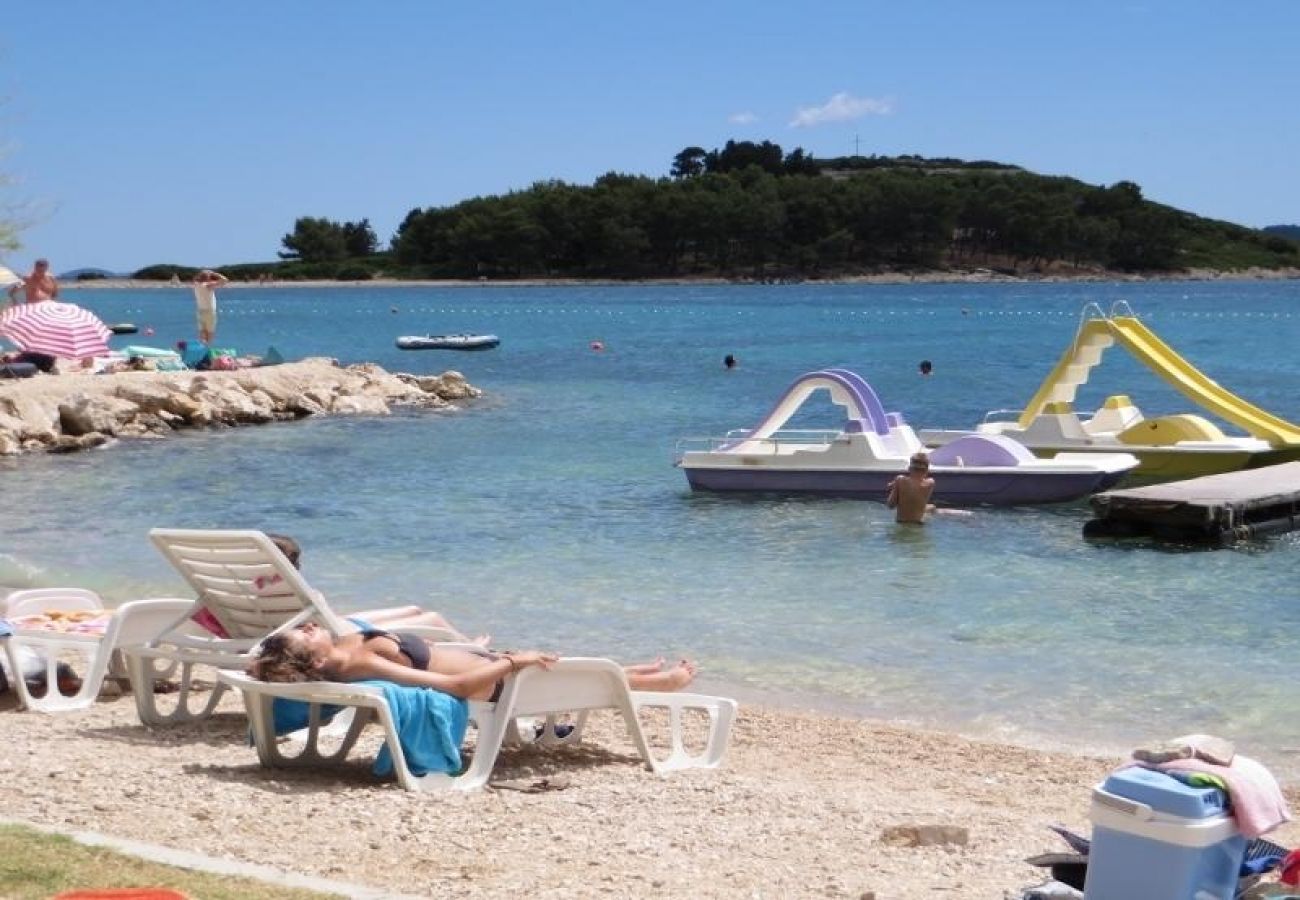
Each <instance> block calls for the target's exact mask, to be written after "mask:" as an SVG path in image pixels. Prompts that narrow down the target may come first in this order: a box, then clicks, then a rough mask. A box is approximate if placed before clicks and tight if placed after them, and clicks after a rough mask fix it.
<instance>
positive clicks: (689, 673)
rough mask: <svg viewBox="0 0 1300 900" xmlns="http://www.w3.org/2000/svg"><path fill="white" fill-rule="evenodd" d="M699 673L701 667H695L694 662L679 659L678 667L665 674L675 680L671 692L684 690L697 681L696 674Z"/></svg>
mask: <svg viewBox="0 0 1300 900" xmlns="http://www.w3.org/2000/svg"><path fill="white" fill-rule="evenodd" d="M697 671H699V666H697V665H695V663H694V662H693V661H692V660H689V659H679V660H678V661H677V665H675V666H673V667H672V668H671V669H669V670H668V671H667V672H664V674H665V675H668V676H670V677H671V678H672V679H673V683H674V686H673V687H672V688H671V690H674V691H680V690H681V689H682V688H684V687H686V685H688V684H690V683H691V682H692V681H694V680H695V673H696V672H697Z"/></svg>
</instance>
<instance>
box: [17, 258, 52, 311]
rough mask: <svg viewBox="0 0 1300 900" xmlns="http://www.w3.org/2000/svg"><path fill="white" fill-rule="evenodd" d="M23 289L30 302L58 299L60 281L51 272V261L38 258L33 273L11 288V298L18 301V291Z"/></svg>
mask: <svg viewBox="0 0 1300 900" xmlns="http://www.w3.org/2000/svg"><path fill="white" fill-rule="evenodd" d="M20 290H21V291H22V292H23V294H24V296H25V299H26V300H27V302H28V303H40V302H41V301H42V300H57V299H58V297H59V283H58V282H57V281H55V280H54V276H53V275H51V274H50V261H49V260H48V259H38V260H36V263H35V265H33V266H32V271H31V274H29V275H28V276H27V278H26V279H24V280H23V281H20V282H18V283H17V284H15V285H14V286H13V287H11V288H9V299H10V300H11V301H14V302H17V299H18V291H20Z"/></svg>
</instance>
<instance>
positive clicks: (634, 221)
mask: <svg viewBox="0 0 1300 900" xmlns="http://www.w3.org/2000/svg"><path fill="white" fill-rule="evenodd" d="M283 244H284V248H285V250H286V251H288V252H287V253H282V254H281V256H288V257H290V259H289V260H288V261H286V262H283V263H280V264H260V265H256V266H247V267H242V268H243V271H236V273H235V275H236V276H239V275H241V274H243V275H246V276H247V277H253V276H256V275H260V274H262V273H263V272H266V271H268V267H269V274H273V275H274V276H275V277H277V278H292V277H316V278H319V277H342V278H349V279H352V278H359V277H368V276H369V275H370V274H372V273H374V274H385V275H390V276H394V277H432V278H438V277H442V278H475V277H490V278H546V277H565V278H582V277H600V278H629V279H632V278H657V277H684V276H723V277H753V278H768V277H801V278H802V277H809V278H817V277H837V276H847V275H855V274H866V273H876V272H884V271H920V270H945V269H968V268H974V267H987V268H993V269H997V270H999V271H1003V272H1008V273H1016V274H1033V273H1045V272H1053V273H1064V274H1069V273H1079V274H1083V273H1096V272H1099V271H1122V272H1140V273H1176V272H1178V271H1181V270H1187V269H1192V268H1205V269H1216V270H1224V271H1231V270H1238V269H1245V268H1249V267H1260V268H1266V269H1272V268H1289V267H1295V266H1300V245H1297V244H1296V243H1295V242H1293V241H1291V240H1288V239H1287V238H1286V237H1283V236H1281V235H1278V234H1270V233H1266V232H1264V231H1259V230H1254V229H1250V228H1244V227H1242V226H1239V225H1234V224H1231V223H1229V222H1221V221H1215V220H1211V219H1204V218H1201V217H1199V216H1196V215H1194V214H1192V213H1189V212H1185V211H1182V210H1178V209H1174V208H1172V207H1168V206H1163V205H1161V204H1158V203H1153V202H1150V201H1148V200H1146V199H1144V198H1143V196H1142V191H1141V188H1140V187H1139V186H1138V185H1136V184H1134V183H1132V182H1129V181H1121V182H1118V183H1116V184H1113V185H1109V186H1098V185H1090V184H1085V183H1084V182H1082V181H1078V180H1076V179H1073V178H1065V177H1055V176H1044V175H1037V174H1034V173H1032V172H1028V171H1026V170H1024V169H1022V168H1019V167H1017V166H1013V165H1007V164H1004V163H997V162H990V161H975V162H968V161H963V160H959V159H925V158H921V157H917V156H899V157H880V156H869V157H861V156H855V157H842V158H838V159H816V158H814V157H812V156H809V155H808V154H806V153H805V152H804V151H803V150H802V149H800V148H796V149H795V150H793V151H791V152H789V153H785V152H784V151H783V150H782V148H781V147H780V146H778V145H776V144H773V143H771V142H768V141H764V142H762V143H760V144H755V143H752V142H735V141H729V142H728V143H727V144H726V146H725V147H723V148H721V149H716V150H712V151H708V150H705V149H704V148H702V147H687V148H685V149H684V150H682V151H681V152H680V153H678V154H677V155H676V156H675V157H674V158H673V160H672V163H671V166H670V169H669V174H668V175H667V176H665V177H660V178H651V177H646V176H641V175H625V174H619V173H614V172H611V173H609V174H606V175H603V176H601V177H600V178H598V179H596V181H595V183H594V184H591V185H575V184H567V183H564V182H561V181H545V182H539V183H537V184H534V185H533V186H532V187H530V188H528V189H526V190H521V191H514V192H511V193H508V194H504V195H498V196H487V197H474V198H471V199H468V200H465V201H462V202H460V203H457V204H455V205H453V206H445V207H426V208H416V209H413V210H411V212H410V213H409V214H408V215H407V216H406V218H405V219H404V221H403V222H402V223H401V226H400V227H399V228H398V231H397V234H396V235H395V236H394V238H393V240H392V245H391V252H390V253H387V254H378V253H376V248H377V241H375V240H373V232H371V231H370V226H369V222H368V221H366V220H362V222H360V223H351V222H349V223H337V222H332V221H330V220H328V219H321V218H314V217H304V218H300V219H298V220H297V222H296V223H295V228H294V231H293V232H292V233H290V234H288V235H286V236H285V238H284V241H283ZM170 268H171V269H174V268H175V267H170ZM154 270H156V271H150V273H149V274H150V275H152V276H155V277H169V275H170V269H168V268H166V267H154ZM141 275H142V277H148V276H144V275H143V273H141Z"/></svg>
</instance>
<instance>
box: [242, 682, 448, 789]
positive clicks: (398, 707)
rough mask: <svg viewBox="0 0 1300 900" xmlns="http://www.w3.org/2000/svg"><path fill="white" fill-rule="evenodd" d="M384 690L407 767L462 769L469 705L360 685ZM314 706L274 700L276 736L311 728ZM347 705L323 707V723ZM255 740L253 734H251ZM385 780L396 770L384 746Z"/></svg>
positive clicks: (413, 690)
mask: <svg viewBox="0 0 1300 900" xmlns="http://www.w3.org/2000/svg"><path fill="white" fill-rule="evenodd" d="M356 683H357V684H367V685H370V686H371V687H378V688H382V689H383V691H384V699H385V700H386V701H387V702H388V708H389V709H391V710H392V712H393V724H394V726H395V727H396V728H397V740H398V741H399V742H400V743H401V745H402V754H403V755H404V756H405V757H406V765H407V767H408V768H409V769H410V770H411V771H412V772H413V773H415V774H416V775H424V774H426V773H428V772H449V773H455V772H459V771H460V745H461V743H462V742H463V741H464V740H465V731H466V729H467V728H469V703H468V702H466V701H464V700H461V699H460V698H458V697H453V696H451V695H450V694H444V693H442V692H440V691H435V690H433V689H432V688H422V687H408V686H406V685H401V684H394V683H393V682H391V681H378V680H370V681H358V682H356ZM310 709H311V706H310V705H309V704H307V703H304V702H303V701H301V700H286V699H284V698H282V697H276V698H275V699H274V700H273V701H272V702H271V721H272V724H273V725H274V727H275V733H276V735H282V734H288V733H289V732H291V731H297V730H298V729H300V728H306V727H307V718H308V715H309V713H310ZM343 709H344V707H342V706H334V705H332V704H329V703H325V704H321V711H320V716H321V722H322V723H325V722H328V721H329V720H330V719H332V718H334V716H336V715H338V714H339V713H340V712H342V711H343ZM249 742H250V743H251V742H252V735H251V733H250V735H249ZM371 771H373V772H374V773H375V774H376V775H378V776H380V777H384V776H387V775H391V774H392V772H393V755H392V753H391V752H390V751H389V749H388V745H387V744H384V746H383V747H382V748H380V750H379V755H378V756H376V757H375V763H374V766H373V767H372V769H371Z"/></svg>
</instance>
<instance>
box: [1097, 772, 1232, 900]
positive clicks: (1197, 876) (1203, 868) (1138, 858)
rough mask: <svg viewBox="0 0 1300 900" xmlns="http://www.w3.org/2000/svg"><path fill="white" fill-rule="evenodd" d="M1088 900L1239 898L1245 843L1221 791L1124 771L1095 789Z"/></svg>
mask: <svg viewBox="0 0 1300 900" xmlns="http://www.w3.org/2000/svg"><path fill="white" fill-rule="evenodd" d="M1089 818H1090V819H1092V826H1093V828H1092V850H1091V851H1090V852H1089V854H1088V876H1087V881H1086V882H1085V884H1084V891H1083V896H1084V898H1085V900H1232V898H1233V897H1234V896H1235V895H1236V892H1237V879H1238V877H1239V874H1240V871H1241V860H1242V857H1243V856H1244V855H1245V852H1246V839H1245V838H1244V837H1242V836H1241V835H1240V834H1239V833H1238V831H1237V821H1236V819H1234V818H1232V816H1231V815H1230V814H1229V813H1228V811H1227V809H1226V797H1225V796H1224V794H1223V792H1222V791H1219V790H1216V789H1214V788H1194V787H1191V786H1189V785H1187V784H1184V783H1183V782H1181V781H1179V780H1178V779H1176V778H1174V777H1172V776H1169V775H1166V774H1164V773H1163V772H1156V771H1153V770H1151V769H1142V768H1137V767H1134V768H1131V769H1123V770H1121V771H1119V772H1116V773H1115V774H1113V775H1111V776H1110V777H1109V778H1107V779H1106V780H1105V781H1104V782H1103V783H1102V784H1100V785H1098V786H1097V787H1096V788H1094V789H1093V792H1092V810H1091V812H1090V813H1089Z"/></svg>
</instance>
